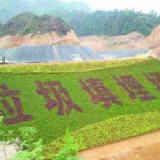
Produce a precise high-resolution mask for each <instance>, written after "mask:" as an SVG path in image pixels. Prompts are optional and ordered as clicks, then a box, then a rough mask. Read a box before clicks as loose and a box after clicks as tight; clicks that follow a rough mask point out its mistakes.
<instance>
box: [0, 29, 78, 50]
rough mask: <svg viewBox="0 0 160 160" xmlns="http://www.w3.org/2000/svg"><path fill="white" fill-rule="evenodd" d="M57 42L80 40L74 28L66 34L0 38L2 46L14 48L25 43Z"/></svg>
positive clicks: (0, 45)
mask: <svg viewBox="0 0 160 160" xmlns="http://www.w3.org/2000/svg"><path fill="white" fill-rule="evenodd" d="M55 44H74V45H77V44H79V40H78V38H77V36H76V34H75V33H74V31H73V30H71V31H69V32H68V33H67V34H66V35H64V36H59V35H58V34H57V33H56V32H51V33H45V34H36V35H32V34H28V35H12V36H11V35H7V36H4V37H1V38H0V48H13V47H19V46H24V45H55Z"/></svg>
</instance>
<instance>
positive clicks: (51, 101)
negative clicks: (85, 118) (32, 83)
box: [36, 81, 83, 115]
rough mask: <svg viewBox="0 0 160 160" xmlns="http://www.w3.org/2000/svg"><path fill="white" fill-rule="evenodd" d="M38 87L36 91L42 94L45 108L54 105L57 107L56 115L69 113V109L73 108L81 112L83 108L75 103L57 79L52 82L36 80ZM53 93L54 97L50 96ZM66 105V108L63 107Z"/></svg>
mask: <svg viewBox="0 0 160 160" xmlns="http://www.w3.org/2000/svg"><path fill="white" fill-rule="evenodd" d="M36 85H37V87H38V89H37V93H38V94H40V95H43V96H44V98H45V99H46V101H47V104H46V108H47V109H48V110H52V109H53V108H55V107H58V112H57V114H58V115H65V113H66V114H70V113H71V110H72V109H74V110H76V111H78V112H83V110H82V109H81V108H80V107H79V106H78V105H76V104H75V103H74V102H73V101H72V99H71V97H70V95H69V93H68V91H67V89H66V88H63V87H62V85H61V83H60V82H59V81H52V82H46V83H42V82H39V81H38V82H36ZM51 95H52V96H53V95H54V98H52V97H51ZM65 105H66V109H64V107H65Z"/></svg>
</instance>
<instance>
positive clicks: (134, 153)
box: [79, 131, 160, 160]
mask: <svg viewBox="0 0 160 160" xmlns="http://www.w3.org/2000/svg"><path fill="white" fill-rule="evenodd" d="M79 155H80V157H81V158H82V159H83V160H160V131H157V132H155V133H151V134H148V135H144V136H138V137H135V138H131V139H128V140H124V141H121V142H116V143H112V144H108V145H106V146H102V147H96V148H93V149H89V150H86V151H82V152H80V153H79Z"/></svg>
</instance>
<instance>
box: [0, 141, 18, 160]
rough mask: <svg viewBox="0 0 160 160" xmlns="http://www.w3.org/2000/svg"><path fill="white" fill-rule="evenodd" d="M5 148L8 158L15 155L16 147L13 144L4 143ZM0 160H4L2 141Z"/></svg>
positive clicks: (0, 144)
mask: <svg viewBox="0 0 160 160" xmlns="http://www.w3.org/2000/svg"><path fill="white" fill-rule="evenodd" d="M5 150H6V156H7V159H8V158H13V157H14V156H15V155H16V153H17V150H18V148H17V146H16V145H14V144H6V146H5ZM0 160H6V158H5V154H4V149H3V145H2V143H0Z"/></svg>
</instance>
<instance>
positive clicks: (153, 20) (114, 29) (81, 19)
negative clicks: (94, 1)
mask: <svg viewBox="0 0 160 160" xmlns="http://www.w3.org/2000/svg"><path fill="white" fill-rule="evenodd" d="M60 16H61V18H63V19H65V20H66V21H67V22H68V23H69V24H70V25H71V26H73V28H74V30H75V32H76V34H77V35H79V36H87V35H107V36H117V35H124V34H128V33H131V32H134V31H136V32H139V33H142V34H143V35H145V36H148V35H149V34H150V33H151V31H152V30H153V29H154V28H155V27H156V26H157V25H158V24H159V23H160V16H158V15H157V14H156V13H154V12H151V13H149V14H145V13H142V12H136V11H134V10H124V11H117V10H114V11H96V12H93V13H85V12H78V11H77V12H74V14H72V13H70V14H69V13H68V14H64V13H63V14H62V13H61V15H60Z"/></svg>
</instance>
